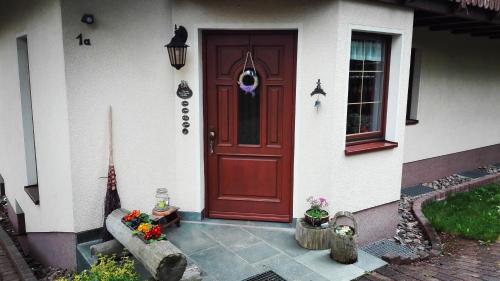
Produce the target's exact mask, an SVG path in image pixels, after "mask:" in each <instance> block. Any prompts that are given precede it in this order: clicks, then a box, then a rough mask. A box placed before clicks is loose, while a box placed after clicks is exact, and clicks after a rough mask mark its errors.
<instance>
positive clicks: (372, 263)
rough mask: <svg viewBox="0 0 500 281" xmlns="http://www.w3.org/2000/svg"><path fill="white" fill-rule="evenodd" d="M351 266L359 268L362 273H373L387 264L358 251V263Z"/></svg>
mask: <svg viewBox="0 0 500 281" xmlns="http://www.w3.org/2000/svg"><path fill="white" fill-rule="evenodd" d="M353 265H355V266H357V267H359V268H361V269H362V270H364V271H373V270H375V269H377V268H380V267H382V266H385V265H387V263H386V262H385V261H383V260H381V259H378V258H376V257H374V256H372V255H370V254H368V253H367V252H365V251H362V250H358V261H357V262H355V263H354V264H353Z"/></svg>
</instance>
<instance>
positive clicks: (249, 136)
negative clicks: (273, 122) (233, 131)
mask: <svg viewBox="0 0 500 281" xmlns="http://www.w3.org/2000/svg"><path fill="white" fill-rule="evenodd" d="M238 143H239V144H260V95H259V88H257V89H256V90H255V96H253V95H252V94H249V93H245V92H243V91H242V90H239V94H238Z"/></svg>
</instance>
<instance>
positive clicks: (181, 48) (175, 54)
mask: <svg viewBox="0 0 500 281" xmlns="http://www.w3.org/2000/svg"><path fill="white" fill-rule="evenodd" d="M187 38H188V33H187V30H186V28H184V26H182V25H181V26H179V28H177V25H176V26H175V35H174V37H173V38H172V40H170V43H168V45H165V47H167V50H168V57H169V58H170V64H171V65H172V66H173V67H175V68H176V69H177V70H179V69H181V68H182V67H183V66H184V65H185V64H186V51H187V48H188V47H189V46H188V45H186V41H187Z"/></svg>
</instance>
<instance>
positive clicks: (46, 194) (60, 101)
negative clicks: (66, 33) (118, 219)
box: [0, 0, 74, 232]
mask: <svg viewBox="0 0 500 281" xmlns="http://www.w3.org/2000/svg"><path fill="white" fill-rule="evenodd" d="M23 35H27V38H28V48H29V68H30V79H31V81H30V82H31V97H32V108H33V125H34V135H35V141H36V148H37V151H36V158H37V168H38V184H39V193H40V205H39V206H36V205H35V204H34V203H33V201H32V200H31V199H30V198H29V197H28V195H27V194H26V193H25V191H24V186H26V185H27V184H28V180H27V174H26V162H25V151H24V136H23V130H22V128H23V121H22V113H21V94H20V89H19V72H18V55H17V47H16V38H17V37H19V36H23ZM0 85H1V87H0V174H2V176H3V178H4V179H5V186H6V193H7V196H8V198H9V202H10V203H11V206H12V207H13V209H14V210H15V212H16V213H21V212H24V214H25V220H26V231H27V232H50V231H55V232H73V231H74V228H73V225H74V224H73V204H72V191H71V173H70V169H71V163H70V149H69V135H68V131H69V125H68V115H67V112H68V108H67V99H66V85H65V81H64V54H63V42H62V27H61V9H60V2H59V1H53V0H51V1H4V2H3V3H1V4H0Z"/></svg>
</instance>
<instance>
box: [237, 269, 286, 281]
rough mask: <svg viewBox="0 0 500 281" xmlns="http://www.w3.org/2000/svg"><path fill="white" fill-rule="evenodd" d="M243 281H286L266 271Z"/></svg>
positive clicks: (272, 272)
mask: <svg viewBox="0 0 500 281" xmlns="http://www.w3.org/2000/svg"><path fill="white" fill-rule="evenodd" d="M243 281H286V280H285V279H284V278H283V277H281V276H279V275H278V274H276V273H275V272H274V271H272V270H270V271H266V272H264V273H260V274H257V275H255V276H252V277H250V278H247V279H245V280H243Z"/></svg>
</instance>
